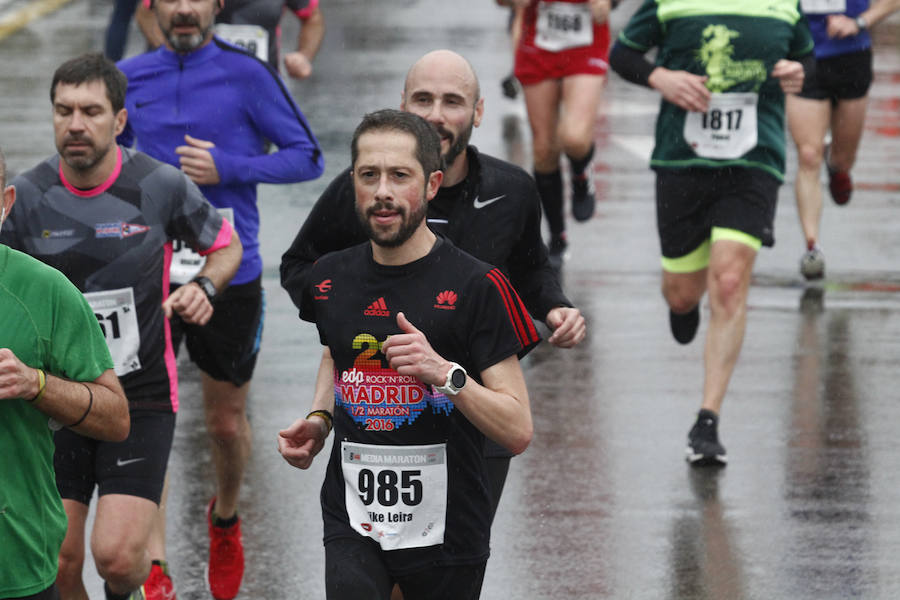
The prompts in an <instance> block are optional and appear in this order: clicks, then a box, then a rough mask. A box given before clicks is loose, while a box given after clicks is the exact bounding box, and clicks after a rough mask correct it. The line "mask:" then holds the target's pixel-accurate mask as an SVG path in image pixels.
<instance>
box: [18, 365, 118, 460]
mask: <svg viewBox="0 0 900 600" xmlns="http://www.w3.org/2000/svg"><path fill="white" fill-rule="evenodd" d="M33 371H34V370H33ZM45 376H46V384H45V387H44V391H43V393H41V394H40V398H37V399H35V400H34V401H33V405H34V407H35V408H37V409H38V410H40V411H41V412H42V413H44V414H46V415H47V416H49V417H51V418H52V419H53V420H54V421H56V422H57V423H59V424H60V425H62V426H64V427H70V426H72V425H73V424H75V423H77V425H76V426H74V427H72V431H74V432H76V433H79V434H81V435H84V436H88V437H92V438H96V439H98V440H104V441H108V442H121V441H122V440H124V439H125V438H127V437H128V432H129V429H130V418H129V414H128V400H127V399H126V398H125V392H124V391H123V390H122V385H121V384H120V383H119V378H118V377H117V376H116V373H115V371H113V370H112V369H107V370H106V371H104V372H103V373H101V374H100V376H99V377H97V378H96V379H94V380H93V381H91V382H87V381H85V382H79V381H70V380H68V379H63V378H60V377H56V376H55V375H52V374H50V373H46V372H45ZM35 377H37V373H36V371H35ZM37 394H38V392H37V391H35V394H34V395H37ZM34 395H29V396H27V397H28V398H33V397H34Z"/></svg>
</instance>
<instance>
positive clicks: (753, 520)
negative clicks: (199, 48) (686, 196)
mask: <svg viewBox="0 0 900 600" xmlns="http://www.w3.org/2000/svg"><path fill="white" fill-rule="evenodd" d="M638 4H639V0H626V1H625V2H624V3H623V5H622V6H621V7H620V8H619V9H617V11H616V12H615V13H614V14H613V28H614V29H617V28H618V27H621V25H622V24H623V23H624V22H625V21H626V20H627V18H628V17H629V16H630V14H631V12H633V10H635V8H636V7H637V5H638ZM109 10H110V6H109V4H108V3H106V2H102V1H100V0H73V1H72V2H71V3H70V4H69V5H67V6H66V7H65V8H63V9H61V10H60V11H59V12H57V13H55V14H53V15H51V16H50V17H47V18H45V19H43V20H42V21H40V22H36V23H34V24H32V25H30V26H29V27H27V28H25V29H23V30H21V31H19V32H18V33H16V34H14V35H12V36H10V37H8V38H6V39H4V40H2V41H0V59H2V60H3V64H4V68H3V69H2V70H0V90H2V94H3V97H4V100H3V102H2V103H0V145H2V146H3V148H4V151H5V152H6V153H7V157H8V159H9V163H10V167H11V169H12V170H13V171H19V170H22V169H25V168H28V167H30V166H32V165H34V164H35V163H37V162H38V161H39V160H41V159H42V158H44V157H45V156H47V155H49V154H51V153H52V152H53V151H54V149H53V139H52V129H51V126H50V106H49V102H48V97H47V90H48V88H49V78H50V74H51V73H52V71H53V69H54V68H55V67H56V66H57V65H58V64H59V63H60V62H62V60H64V59H65V58H69V57H71V56H73V55H75V54H78V53H80V52H83V51H87V50H90V49H94V48H99V47H100V40H101V38H102V29H103V26H104V24H105V19H106V16H107V15H108V11H109ZM323 10H324V11H325V16H326V19H327V22H328V25H327V27H328V33H327V35H326V38H325V43H324V47H323V50H322V52H321V53H320V55H319V57H318V58H317V61H316V71H315V74H314V75H313V77H312V78H311V79H310V80H308V81H305V82H297V81H291V82H289V84H288V85H289V86H290V89H291V90H292V91H293V93H294V95H295V96H296V97H297V99H298V102H299V104H300V106H301V108H302V109H303V110H304V113H305V114H306V116H307V117H308V119H309V121H310V122H311V123H312V126H313V128H314V130H315V132H316V134H317V136H318V137H319V140H320V141H321V143H322V145H323V148H324V149H325V153H326V163H327V166H326V169H327V171H326V175H325V176H324V177H323V178H322V179H320V180H319V181H316V182H312V183H309V184H301V185H292V186H283V187H276V186H263V187H262V188H261V192H260V206H261V217H262V239H261V252H262V254H263V257H264V260H265V261H266V269H265V271H264V275H263V282H264V285H265V288H266V291H267V294H268V296H267V298H268V304H267V311H268V313H267V323H266V330H265V334H264V339H263V345H262V351H261V355H260V360H259V365H258V370H257V374H256V377H255V379H254V384H253V387H252V390H251V400H250V403H249V405H250V410H251V424H252V427H253V434H254V443H255V449H254V453H253V455H252V458H251V463H250V465H249V468H248V474H247V481H246V484H245V486H244V489H243V497H242V502H241V511H242V514H243V518H244V522H245V526H244V542H245V544H246V553H247V570H246V574H245V580H244V586H243V590H242V593H241V595H240V596H238V598H239V599H253V600H269V599H272V600H281V599H285V600H287V599H290V600H298V599H317V598H322V597H323V565H324V559H323V551H322V544H321V537H322V525H321V515H320V509H319V503H318V492H319V486H320V484H321V481H322V475H323V470H324V461H322V462H320V463H318V464H315V465H314V466H313V468H312V469H311V470H310V471H309V472H302V473H301V472H299V471H297V470H295V469H292V468H290V467H289V466H287V465H286V464H284V463H283V461H281V459H280V458H279V457H278V455H277V453H276V451H275V449H274V446H275V435H276V432H277V431H278V430H279V429H280V428H282V427H283V426H284V425H285V424H287V423H289V422H290V421H291V420H292V419H294V418H295V417H296V416H298V415H300V414H301V413H302V414H305V410H306V409H307V408H308V406H309V402H310V399H311V393H312V389H313V380H314V377H315V369H316V365H317V364H318V357H319V350H320V348H319V344H318V339H317V336H316V333H315V329H314V328H313V327H312V326H310V325H308V324H305V323H301V322H300V321H299V320H298V319H297V315H296V309H294V307H293V305H292V304H291V303H290V300H289V299H288V297H287V295H286V294H285V293H284V292H283V291H282V290H281V289H280V287H279V285H278V275H277V265H278V263H279V260H280V256H281V253H282V252H283V251H284V249H285V248H286V247H287V246H288V244H289V243H290V241H291V239H292V238H293V236H294V234H295V233H296V231H297V229H298V227H299V225H300V223H302V221H303V219H304V218H305V216H306V214H307V212H308V210H309V207H310V206H311V205H312V202H313V201H314V199H315V198H316V197H317V195H318V194H319V192H320V191H321V190H322V189H323V188H324V187H325V185H326V184H327V183H328V182H329V181H330V180H331V178H333V177H334V176H335V175H337V173H338V172H339V171H340V170H341V169H343V168H344V167H345V166H346V165H347V164H348V163H349V139H350V135H351V133H352V129H353V127H354V126H355V125H356V123H357V122H358V119H359V117H360V116H361V115H362V113H363V112H366V111H369V110H372V109H375V108H381V107H385V106H397V105H398V104H399V94H400V89H401V86H402V82H403V78H404V76H405V73H406V68H407V67H408V66H409V64H410V63H411V61H412V60H413V59H415V58H417V57H418V56H419V55H421V54H422V53H424V52H425V51H426V50H427V49H431V48H436V47H452V48H454V49H456V50H458V51H460V52H462V53H463V54H464V55H466V56H467V57H468V58H469V59H470V61H471V62H472V63H473V64H474V65H475V68H476V69H477V71H478V72H479V75H480V77H481V83H482V93H483V94H484V96H485V101H486V110H485V118H484V121H483V123H482V125H481V127H480V128H478V129H477V130H476V131H475V133H474V136H473V142H474V143H475V144H476V145H477V146H478V147H479V148H480V149H481V150H482V151H484V152H487V153H489V154H494V155H496V156H500V157H502V158H506V159H508V160H510V161H512V162H515V163H517V164H520V165H522V166H524V167H526V168H530V161H531V156H530V152H531V150H530V145H531V144H530V137H529V136H530V133H529V128H528V124H527V121H526V119H525V113H524V108H523V105H522V100H521V97H520V99H519V100H518V101H510V100H507V99H505V98H504V97H502V94H501V90H500V85H499V82H500V80H501V79H502V78H503V77H505V76H506V75H507V73H508V70H509V65H510V57H509V51H508V41H507V38H506V34H505V24H506V13H505V11H504V10H501V9H498V8H497V7H496V6H495V5H494V3H493V2H484V1H482V0H459V1H458V2H443V3H440V2H434V1H432V0H383V1H382V2H377V3H374V2H357V1H355V0H328V1H327V2H324V3H323ZM294 21H296V20H288V21H286V22H285V32H284V37H285V39H293V38H292V36H293V35H294V33H292V32H291V30H290V27H295V26H296V25H295V23H294ZM437 23H442V24H443V26H441V27H438V26H437V25H436V24H437ZM875 39H876V44H877V47H876V59H875V84H874V86H873V89H872V98H871V106H870V111H869V114H868V121H867V130H866V134H865V138H864V140H863V143H862V147H861V150H860V158H859V164H858V167H857V168H856V169H855V170H854V178H855V180H856V181H857V183H858V193H855V194H854V198H853V201H852V202H851V203H850V205H848V206H847V207H843V208H838V207H835V206H833V205H828V206H826V207H825V214H824V217H823V222H822V231H823V238H824V239H827V240H828V246H827V247H826V253H827V255H828V260H829V265H828V279H827V280H826V281H825V283H824V284H823V286H822V287H821V288H810V290H811V291H810V290H807V289H806V288H805V287H804V284H803V282H802V281H801V280H800V276H799V274H798V272H797V261H798V259H799V256H800V253H801V251H802V249H803V247H804V246H803V240H802V237H801V234H800V228H799V226H798V224H797V215H796V209H795V208H794V200H793V192H792V186H793V170H794V165H795V158H794V154H793V148H792V147H791V146H790V144H789V149H788V152H789V154H788V165H789V170H788V180H787V181H786V182H785V185H784V186H783V187H782V189H781V197H780V200H781V201H780V206H779V209H778V216H777V220H776V236H777V244H776V246H775V248H774V249H772V250H770V251H764V252H762V253H761V254H760V256H759V259H758V261H757V266H756V269H755V277H754V285H753V289H752V290H751V293H750V306H749V314H748V327H747V337H746V341H745V344H744V348H743V350H742V355H741V359H740V362H739V364H738V367H737V371H736V373H735V376H734V379H733V381H732V385H731V388H730V390H729V393H728V401H727V402H726V405H725V406H726V408H725V413H724V415H723V421H722V428H721V435H722V438H723V442H724V443H725V445H726V447H727V448H728V452H729V455H730V457H731V463H730V464H729V466H728V467H727V468H726V469H724V470H722V471H701V472H697V471H692V470H691V469H689V468H688V467H687V466H686V465H685V464H684V460H683V451H684V443H685V437H686V433H687V430H688V428H689V427H690V424H691V420H692V416H693V414H694V412H695V411H696V409H697V404H698V402H699V397H700V385H701V377H702V372H701V353H702V344H697V343H694V344H693V345H690V346H687V347H681V346H678V345H676V344H675V343H674V342H673V341H672V340H671V339H670V335H669V332H668V323H667V320H666V309H665V305H664V303H663V301H662V299H661V297H660V292H659V259H658V255H659V247H658V242H657V238H656V233H655V229H654V223H655V216H654V201H653V175H652V173H651V172H650V171H649V169H648V168H647V157H648V156H649V152H650V150H651V148H652V145H651V144H652V142H651V141H650V140H651V139H652V138H651V135H652V131H653V124H654V119H655V114H656V109H657V106H658V97H657V96H656V95H654V94H653V93H651V92H649V91H646V90H642V89H639V88H637V87H636V86H632V85H626V84H624V83H623V82H622V81H621V80H618V79H617V78H615V77H612V78H611V79H610V81H609V82H608V84H607V87H606V91H605V93H604V100H603V103H602V109H601V110H602V112H603V116H602V117H601V118H600V119H599V121H598V125H597V149H598V151H597V166H596V169H597V171H596V176H597V182H596V183H597V188H598V191H599V197H600V201H599V202H598V206H597V214H596V216H595V217H594V219H592V220H591V221H590V222H589V223H586V224H574V223H573V225H572V228H571V231H570V236H571V240H570V241H571V246H570V251H571V256H570V258H569V261H568V263H567V264H566V267H565V284H566V288H567V291H568V293H569V296H570V298H571V299H572V300H573V302H574V303H575V304H576V305H577V306H579V307H580V308H581V309H582V311H583V312H584V314H585V315H586V317H587V319H588V322H589V324H590V332H589V337H588V339H587V340H586V341H585V343H584V344H583V345H582V346H580V347H579V348H576V349H574V350H571V351H565V352H564V351H559V350H556V349H553V348H551V347H549V346H542V347H540V348H538V349H537V350H536V351H535V352H534V353H532V355H531V356H529V358H528V359H527V361H526V363H525V365H524V366H525V372H526V377H527V378H528V383H529V390H530V395H531V401H532V405H533V409H534V422H535V438H534V441H533V443H532V446H531V447H530V448H529V449H528V451H527V452H525V454H524V455H522V456H520V457H517V458H515V459H513V462H512V468H511V471H510V475H509V479H508V482H507V486H506V491H505V494H504V497H503V500H502V502H501V505H500V509H499V512H498V515H497V520H496V522H495V527H494V531H493V533H492V539H493V543H492V547H493V548H492V559H491V561H490V562H489V563H488V569H487V574H486V578H485V584H484V593H483V598H485V599H486V600H507V599H510V598H523V599H529V600H531V599H537V600H541V599H550V598H553V599H556V598H578V599H589V600H593V599H598V598H610V599H616V600H619V599H632V598H633V599H652V600H655V599H659V598H672V599H679V600H689V599H697V600H704V599H710V600H720V599H722V600H731V599H748V600H750V599H763V598H765V599H770V598H778V599H787V598H790V599H791V600H794V599H797V600H807V599H808V600H820V599H823V598H829V599H830V598H834V599H839V598H840V599H843V598H850V597H859V598H875V599H892V598H897V597H900V563H898V561H897V556H898V554H900V514H898V513H900V508H898V507H900V475H898V473H900V452H898V441H897V434H896V428H897V423H900V403H898V402H897V399H898V392H897V387H896V382H897V373H898V372H900V270H898V268H897V265H898V264H900V244H898V243H897V240H898V239H900V219H898V218H897V208H898V206H900V173H898V169H897V165H898V164H900V121H898V115H900V112H898V107H900V53H898V52H897V48H898V47H900V23H898V21H897V20H896V19H895V20H893V21H891V22H889V23H886V24H884V25H883V26H879V27H878V28H877V29H876V32H875ZM136 40H138V38H137V36H136V35H133V36H132V42H133V43H137V42H136ZM139 49H140V48H139V44H138V47H135V46H134V45H133V46H132V47H131V48H130V51H131V52H132V53H133V52H136V51H138V50H139ZM704 318H708V313H704ZM703 328H705V323H703V322H701V331H700V333H699V335H698V339H702V335H703V334H704V331H703ZM180 384H181V398H182V410H181V412H180V413H179V417H178V425H177V429H176V435H175V444H174V448H173V453H172V459H171V463H170V471H171V473H172V477H173V486H172V491H171V494H170V498H169V505H170V506H169V523H168V538H169V559H170V561H171V564H172V569H173V571H174V574H175V582H176V586H177V589H178V598H179V599H180V600H201V599H202V600H206V599H207V598H209V594H208V592H207V591H206V590H205V584H204V581H205V576H204V570H205V561H206V555H207V549H206V545H207V539H206V524H205V521H204V517H203V511H204V508H205V505H206V503H207V501H208V499H209V495H210V494H211V493H212V485H211V463H210V459H209V450H208V447H207V440H206V436H205V432H204V425H203V414H202V409H201V407H200V406H199V402H197V400H198V399H199V379H198V377H197V373H196V371H195V370H194V369H193V368H192V367H190V366H189V365H187V364H186V363H184V362H182V363H181V368H180ZM85 572H86V578H87V583H88V590H89V593H90V594H91V597H92V598H95V599H96V598H102V592H101V588H100V586H101V584H100V581H99V578H98V577H97V575H96V573H95V572H94V568H93V565H90V564H89V565H86V568H85Z"/></svg>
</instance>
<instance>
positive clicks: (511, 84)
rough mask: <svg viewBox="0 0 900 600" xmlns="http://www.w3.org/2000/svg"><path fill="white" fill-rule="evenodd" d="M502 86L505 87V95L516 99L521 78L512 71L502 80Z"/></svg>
mask: <svg viewBox="0 0 900 600" xmlns="http://www.w3.org/2000/svg"><path fill="white" fill-rule="evenodd" d="M500 87H501V88H502V89H503V95H504V96H506V97H507V98H509V99H510V100H515V99H516V97H517V96H518V95H519V80H518V79H516V76H515V75H513V74H512V73H510V74H509V75H508V76H507V77H505V78H504V79H503V81H501V82H500Z"/></svg>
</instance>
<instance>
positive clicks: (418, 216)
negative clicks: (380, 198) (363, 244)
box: [356, 199, 428, 248]
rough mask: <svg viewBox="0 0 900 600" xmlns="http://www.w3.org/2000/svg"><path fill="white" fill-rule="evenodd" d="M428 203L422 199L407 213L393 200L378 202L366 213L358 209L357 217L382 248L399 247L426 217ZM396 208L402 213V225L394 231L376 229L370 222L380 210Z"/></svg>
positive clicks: (370, 236) (371, 237) (367, 232)
mask: <svg viewBox="0 0 900 600" xmlns="http://www.w3.org/2000/svg"><path fill="white" fill-rule="evenodd" d="M427 208H428V203H427V202H425V201H424V199H423V200H422V203H421V204H420V205H419V207H418V208H416V209H415V210H414V211H413V212H411V213H407V211H406V209H405V208H403V207H402V206H397V205H395V204H394V203H393V202H377V203H375V205H374V206H370V207H369V208H368V209H367V210H366V211H365V213H362V212H360V211H359V210H357V213H356V214H357V217H359V222H360V224H361V225H362V228H363V229H364V230H365V232H366V235H367V236H368V237H369V239H370V240H372V241H373V242H375V243H376V244H378V245H379V246H381V247H382V248H397V247H398V246H402V245H403V244H404V243H406V241H407V240H408V239H409V238H411V237H412V235H413V233H415V232H416V229H418V228H419V225H420V224H421V223H422V221H423V220H424V219H425V211H426V210H427ZM385 209H387V210H395V211H397V213H399V215H400V219H401V221H400V227H399V228H398V229H397V230H396V231H395V232H394V233H393V234H391V233H383V232H381V231H379V230H378V229H376V228H375V227H374V226H373V225H372V223H371V222H370V217H371V216H372V215H373V214H375V213H376V212H377V211H379V210H385Z"/></svg>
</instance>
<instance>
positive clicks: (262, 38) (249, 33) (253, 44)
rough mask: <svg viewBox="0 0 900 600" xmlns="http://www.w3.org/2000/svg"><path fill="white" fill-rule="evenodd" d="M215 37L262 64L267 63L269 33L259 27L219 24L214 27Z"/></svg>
mask: <svg viewBox="0 0 900 600" xmlns="http://www.w3.org/2000/svg"><path fill="white" fill-rule="evenodd" d="M216 35H217V36H219V37H220V38H222V39H223V40H225V41H226V42H228V43H230V44H234V45H235V46H238V47H239V48H243V49H244V50H246V51H247V52H249V53H250V54H252V55H253V56H255V57H256V58H258V59H259V60H261V61H263V62H268V61H269V32H267V31H266V30H265V29H263V28H262V27H260V26H259V25H231V24H229V23H219V24H217V25H216Z"/></svg>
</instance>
